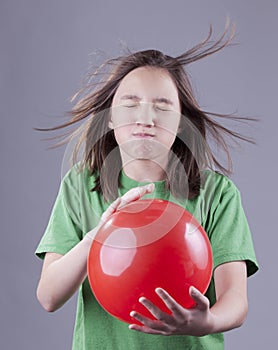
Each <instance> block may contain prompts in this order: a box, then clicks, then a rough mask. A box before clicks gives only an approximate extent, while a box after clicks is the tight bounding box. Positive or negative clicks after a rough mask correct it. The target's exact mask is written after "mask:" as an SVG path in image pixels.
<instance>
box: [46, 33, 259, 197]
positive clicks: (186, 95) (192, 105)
mask: <svg viewBox="0 0 278 350" xmlns="http://www.w3.org/2000/svg"><path fill="white" fill-rule="evenodd" d="M211 37H212V28H211V27H210V31H209V34H208V36H207V37H206V39H205V40H203V41H202V42H200V43H199V44H197V45H195V46H194V47H193V48H191V49H190V50H188V51H186V52H185V53H183V54H181V55H179V56H177V57H171V56H168V55H165V54H163V53H162V52H160V51H158V50H145V51H138V52H135V53H132V52H130V51H128V52H127V53H126V54H125V55H123V56H120V57H118V58H113V59H109V60H107V61H106V62H105V63H104V64H103V65H102V66H101V67H100V68H99V69H98V70H97V71H95V72H93V73H92V74H91V75H90V76H89V80H88V81H89V83H88V84H87V86H85V87H84V88H82V89H81V90H80V91H79V92H78V93H77V94H76V95H75V96H74V99H73V100H77V102H76V104H75V105H74V107H73V109H72V110H71V111H70V112H69V114H70V120H69V121H67V122H66V123H64V124H62V125H59V126H56V127H53V128H48V129H43V130H48V131H49V130H59V129H62V128H66V127H69V126H72V125H78V123H79V122H81V121H85V120H87V121H88V122H87V123H86V127H85V128H83V131H82V133H81V135H80V138H79V142H78V144H77V145H76V149H75V152H74V153H75V154H76V153H77V151H78V149H79V147H80V145H81V144H82V143H84V144H85V148H84V154H83V157H82V161H81V169H82V168H84V167H88V169H89V172H90V174H91V175H94V176H95V186H94V188H92V191H100V192H101V193H102V194H103V195H104V198H105V200H113V199H115V198H116V197H117V196H118V187H119V186H121V184H120V180H119V179H120V177H119V174H120V171H121V169H122V161H121V157H120V152H119V149H118V145H117V142H116V140H115V137H114V132H113V130H110V129H109V127H108V122H109V119H110V107H111V105H112V100H113V97H114V94H115V92H116V90H117V88H118V87H119V84H120V83H121V81H122V79H123V78H124V77H125V76H126V75H127V74H128V73H129V72H131V71H132V70H134V69H136V68H139V67H144V66H148V67H153V68H159V69H164V70H166V71H167V72H168V73H169V74H170V76H171V77H172V79H173V81H174V83H175V84H176V86H177V89H178V95H179V100H180V105H181V115H182V118H181V125H180V129H179V130H180V131H179V132H178V134H177V136H176V139H175V141H174V143H173V145H172V149H171V151H172V152H171V153H172V157H170V159H169V164H168V168H167V171H166V174H167V179H166V181H165V186H166V189H169V190H170V191H171V193H172V194H173V195H174V196H175V197H183V198H185V197H187V198H188V197H189V198H194V197H195V196H197V195H198V194H199V193H200V188H201V183H202V178H201V174H202V170H203V169H205V168H210V169H213V170H218V171H220V172H222V173H224V174H226V175H229V174H230V173H231V169H232V162H231V157H230V153H229V149H228V144H227V141H226V136H231V137H232V138H236V139H241V140H245V141H250V142H252V141H251V140H250V139H248V138H246V137H244V136H242V135H240V134H238V133H237V132H234V131H232V130H230V129H228V128H227V127H225V126H223V125H221V124H220V123H218V122H216V121H215V119H216V118H214V117H217V118H230V119H233V120H246V119H247V120H251V119H252V118H246V117H245V118H243V117H238V116H234V115H231V114H230V115H223V114H218V113H212V112H206V111H204V110H202V109H201V108H200V106H199V105H198V102H197V100H196V98H195V96H194V92H193V88H192V85H191V82H190V79H189V77H188V74H187V72H186V71H185V66H187V65H189V64H191V63H193V62H196V61H198V60H200V59H202V58H204V57H207V56H209V55H212V54H213V53H216V52H218V51H220V50H222V49H223V48H224V47H226V46H228V45H230V44H231V41H232V39H233V37H234V28H233V27H232V29H231V28H230V27H229V26H227V27H226V28H225V30H224V32H223V34H222V35H221V37H220V38H219V39H218V40H215V41H212V40H211ZM103 68H105V69H106V70H108V77H107V79H104V80H102V81H100V82H98V83H94V79H95V78H96V77H97V76H99V74H100V71H101V70H102V69H103ZM40 130H42V129H40ZM209 137H210V138H211V139H213V141H214V142H216V144H217V145H218V146H220V147H221V148H222V149H223V150H224V152H225V154H226V157H227V160H228V162H227V166H224V165H223V164H221V163H220V162H219V161H218V160H217V159H216V156H215V155H214V153H213V151H212V149H211V147H210V145H209V142H208V138H209ZM111 152H112V153H111ZM111 154H113V156H112V157H111Z"/></svg>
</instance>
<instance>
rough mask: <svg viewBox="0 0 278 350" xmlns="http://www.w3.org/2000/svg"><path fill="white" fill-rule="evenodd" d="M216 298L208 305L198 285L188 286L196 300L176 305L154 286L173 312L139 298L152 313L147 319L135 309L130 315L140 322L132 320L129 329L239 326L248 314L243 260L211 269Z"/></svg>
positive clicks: (189, 331) (192, 330)
mask: <svg viewBox="0 0 278 350" xmlns="http://www.w3.org/2000/svg"><path fill="white" fill-rule="evenodd" d="M214 278H215V288H216V296H217V302H216V303H215V304H214V306H213V307H211V308H210V305H209V300H208V299H207V298H206V297H205V296H204V295H202V294H201V293H200V292H199V291H198V290H197V289H195V288H192V287H191V289H190V295H191V297H192V298H193V299H194V301H195V302H196V307H195V308H193V309H185V308H183V307H182V306H181V305H179V304H178V303H177V302H176V301H175V300H174V299H173V298H172V297H171V296H170V295H169V294H168V293H167V292H166V291H164V290H163V289H161V288H158V289H157V290H156V292H157V294H158V295H159V296H160V298H161V299H162V300H163V301H164V303H165V304H166V306H167V307H168V308H169V310H170V311H171V312H172V313H171V315H169V314H166V313H164V312H162V311H161V310H160V309H158V308H157V307H156V306H155V305H153V304H152V303H151V302H150V301H149V300H147V299H145V298H141V299H140V302H141V303H142V304H143V305H144V306H145V307H146V308H147V309H148V310H149V311H150V312H151V313H152V314H153V315H154V316H155V318H156V320H150V319H148V318H146V317H144V316H142V315H140V314H138V313H136V312H135V311H132V313H131V315H132V316H133V317H134V318H135V319H137V320H138V321H140V322H141V323H142V324H143V326H139V325H136V324H132V325H130V326H129V328H130V329H133V330H137V331H140V332H144V333H149V334H161V335H177V334H179V335H192V336H204V335H207V334H212V333H219V332H224V331H227V330H230V329H233V328H236V327H239V326H240V325H241V324H242V323H243V321H244V319H245V317H246V314H247V282H246V280H247V274H246V264H245V262H243V261H235V262H230V263H226V264H223V265H220V266H219V267H217V268H216V270H215V273H214Z"/></svg>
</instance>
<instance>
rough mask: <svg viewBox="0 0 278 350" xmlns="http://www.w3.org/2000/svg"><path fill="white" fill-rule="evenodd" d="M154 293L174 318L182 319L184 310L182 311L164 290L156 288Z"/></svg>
mask: <svg viewBox="0 0 278 350" xmlns="http://www.w3.org/2000/svg"><path fill="white" fill-rule="evenodd" d="M155 292H156V294H157V295H158V296H159V297H160V299H161V300H162V301H163V302H164V304H165V305H166V306H167V308H168V309H169V310H170V311H171V312H172V313H173V315H174V316H175V317H182V318H183V317H184V313H185V312H186V309H184V308H183V307H182V306H181V305H180V304H179V303H178V302H177V301H176V300H175V299H174V298H173V297H172V296H171V295H170V294H169V293H168V292H166V290H164V289H163V288H156V290H155Z"/></svg>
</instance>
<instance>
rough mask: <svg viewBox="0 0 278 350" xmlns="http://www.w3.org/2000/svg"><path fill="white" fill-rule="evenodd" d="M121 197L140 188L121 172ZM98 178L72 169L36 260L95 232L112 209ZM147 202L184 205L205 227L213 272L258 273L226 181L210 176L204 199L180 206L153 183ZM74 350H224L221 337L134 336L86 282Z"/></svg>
mask: <svg viewBox="0 0 278 350" xmlns="http://www.w3.org/2000/svg"><path fill="white" fill-rule="evenodd" d="M120 181H121V188H120V189H119V195H123V194H124V193H126V192H127V191H128V190H129V189H131V188H133V187H136V186H138V185H141V184H142V183H138V182H136V181H134V180H132V179H130V178H128V177H127V176H126V175H125V174H124V173H123V172H122V173H121V175H120ZM93 187H94V178H93V177H92V176H89V173H88V171H87V170H86V169H85V170H84V171H82V172H77V171H76V168H72V169H71V170H70V171H69V172H68V174H67V175H66V176H65V178H64V179H63V181H62V183H61V187H60V190H59V194H58V196H57V199H56V202H55V205H54V207H53V211H52V214H51V217H50V220H49V223H48V226H47V228H46V231H45V234H44V235H43V237H42V239H41V242H40V243H39V246H38V247H37V250H36V254H37V256H39V257H40V258H43V257H44V255H45V253H46V252H55V253H59V254H66V253H67V252H68V251H69V250H70V249H71V248H73V247H74V246H75V245H76V244H77V243H78V242H80V240H82V238H83V236H84V235H85V234H86V233H87V232H88V231H89V230H91V229H92V228H93V227H95V226H96V225H97V224H98V222H99V219H100V217H101V215H102V213H103V212H104V211H105V209H106V208H107V207H108V203H105V202H104V200H103V196H102V195H100V194H99V193H98V192H96V191H94V192H91V191H90V189H91V188H93ZM144 198H160V199H165V200H169V201H172V202H175V203H177V204H179V205H182V206H183V207H184V208H185V209H186V210H188V211H189V212H191V213H192V214H193V215H194V216H195V217H196V219H197V220H198V221H199V222H200V223H201V225H202V226H203V228H204V229H205V231H206V232H207V235H208V237H209V240H210V243H211V246H212V251H213V261H214V268H216V267H217V266H218V265H220V264H223V263H226V262H230V261H236V260H245V261H246V263H247V271H248V276H250V275H252V274H253V273H255V272H256V271H257V269H258V265H257V262H256V257H255V253H254V249H253V244H252V239H251V235H250V231H249V227H248V224H247V221H246V217H245V214H244V211H243V209H242V205H241V199H240V194H239V191H238V190H237V188H236V187H235V185H234V184H233V183H232V181H231V180H229V179H228V178H227V177H225V176H223V175H220V174H218V173H214V172H211V171H206V181H205V183H204V185H203V188H202V189H201V192H200V195H199V196H198V197H196V198H195V199H193V200H178V199H176V198H174V197H173V196H172V195H171V194H170V193H169V192H168V191H165V186H164V182H163V181H160V182H156V183H155V191H154V193H152V194H148V195H146V196H145V197H144ZM206 295H207V297H208V298H209V299H210V302H211V305H213V304H214V303H215V301H216V297H215V289H214V280H213V278H212V281H211V283H210V286H209V288H208V291H207V293H206ZM72 348H73V349H74V350H81V349H82V350H89V349H90V350H92V349H100V350H142V349H144V350H148V349H151V350H153V349H156V350H170V349H171V350H172V349H175V350H183V349H187V350H189V349H191V350H201V349H206V350H209V349H211V350H220V349H224V337H223V334H212V335H207V336H204V337H191V336H167V337H166V336H160V335H148V334H143V333H139V332H136V331H131V330H129V329H128V325H127V324H126V323H124V322H121V321H119V320H117V319H116V318H114V317H112V316H111V315H109V314H108V313H107V312H106V311H105V310H104V309H103V308H102V307H101V306H100V305H99V304H98V302H97V301H96V299H95V298H94V295H93V294H92V292H91V289H90V285H89V282H88V279H87V278H86V279H85V281H84V283H83V284H82V285H81V287H80V290H79V294H78V304H77V314H76V323H75V330H74V336H73V347H72Z"/></svg>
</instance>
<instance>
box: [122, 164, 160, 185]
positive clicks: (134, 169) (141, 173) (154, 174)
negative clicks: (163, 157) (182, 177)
mask: <svg viewBox="0 0 278 350" xmlns="http://www.w3.org/2000/svg"><path fill="white" fill-rule="evenodd" d="M164 169H165V167H162V166H161V164H158V163H155V162H153V161H150V160H145V159H136V160H132V161H129V162H126V163H125V164H123V170H124V172H125V174H126V175H127V176H128V177H130V178H131V179H133V180H135V181H138V182H154V181H161V180H164V179H165V177H166V174H165V170H164Z"/></svg>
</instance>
